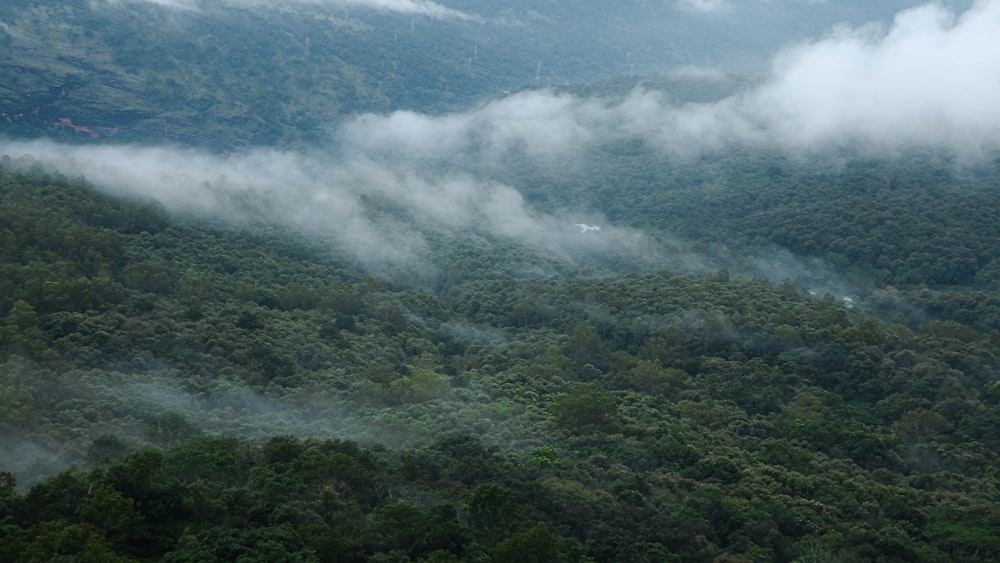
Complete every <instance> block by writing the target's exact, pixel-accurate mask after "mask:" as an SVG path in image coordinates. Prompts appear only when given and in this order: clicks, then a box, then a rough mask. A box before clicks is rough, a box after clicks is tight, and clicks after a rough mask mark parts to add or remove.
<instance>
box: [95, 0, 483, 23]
mask: <svg viewBox="0 0 1000 563" xmlns="http://www.w3.org/2000/svg"><path fill="white" fill-rule="evenodd" d="M96 1H97V2H98V5H101V4H103V5H111V6H120V5H125V4H142V3H146V4H156V5H159V6H164V7H167V8H175V9H183V10H195V9H199V8H201V7H205V6H206V4H205V2H204V0H96ZM221 4H224V5H227V6H243V7H247V6H255V7H271V8H290V7H294V6H296V5H299V6H319V7H328V8H331V9H344V8H359V9H367V10H376V11H379V12H394V13H399V14H408V15H415V16H427V17H431V18H435V19H458V20H469V21H482V18H480V17H479V16H477V15H475V14H468V13H466V12H463V11H461V10H455V9H453V8H449V7H447V6H444V5H442V4H438V3H437V2H431V1H430V0H282V1H277V0H222V2H221Z"/></svg>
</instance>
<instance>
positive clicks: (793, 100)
mask: <svg viewBox="0 0 1000 563" xmlns="http://www.w3.org/2000/svg"><path fill="white" fill-rule="evenodd" d="M997 29H1000V2H995V1H981V2H977V3H976V4H975V5H974V6H973V7H972V8H970V9H969V10H967V11H966V12H964V13H959V14H956V13H953V12H951V11H949V10H947V9H945V8H943V7H941V6H939V5H937V4H927V5H924V6H920V7H918V8H913V9H910V10H906V11H904V12H901V13H900V14H899V15H898V16H897V17H896V19H895V20H894V22H893V23H892V25H891V26H889V27H888V28H886V29H882V28H881V27H879V26H877V25H866V26H862V27H858V28H849V27H841V28H837V29H836V30H834V31H832V32H831V33H830V34H829V35H827V36H825V37H822V38H820V39H816V40H813V41H809V42H805V43H802V44H798V45H794V46H792V47H789V48H787V49H786V50H784V51H783V52H782V53H780V54H779V55H778V56H777V57H776V58H775V60H774V62H773V64H772V70H771V74H770V76H769V78H768V79H767V80H766V81H764V82H763V83H762V84H760V85H758V86H755V87H751V88H749V89H747V90H745V91H742V92H740V93H738V94H736V95H734V96H731V97H728V98H726V99H724V100H721V101H718V102H714V103H707V104H678V103H675V102H672V101H671V99H670V98H669V96H667V95H666V94H664V93H662V92H658V91H653V90H650V89H646V88H642V87H639V88H637V89H636V90H634V91H633V92H632V93H631V95H629V96H628V97H626V98H625V99H624V100H601V99H592V98H581V97H577V96H573V95H570V94H565V93H557V92H553V91H531V92H526V93H521V94H518V95H514V96H510V97H507V98H503V99H500V100H496V101H494V102H491V103H488V104H486V105H485V106H483V107H481V108H478V109H476V110H474V111H470V112H467V113H460V114H452V115H447V116H444V117H437V116H427V115H420V114H416V113H413V112H406V111H401V112H396V113H394V114H391V115H388V116H377V115H368V116H363V117H359V118H357V119H355V120H354V121H353V122H352V123H350V124H348V125H347V126H346V127H345V128H344V130H343V133H344V135H345V137H346V138H347V139H349V140H350V142H352V143H354V144H355V145H357V146H359V147H360V148H363V149H365V150H369V151H398V152H399V153H402V154H405V155H407V156H408V157H413V158H421V159H441V160H444V159H451V160H453V159H454V158H455V157H456V155H467V154H468V153H470V152H476V153H477V155H478V157H479V158H483V159H487V160H489V159H495V158H497V157H498V156H502V155H503V154H505V153H507V152H509V151H511V150H514V149H515V148H516V149H518V150H523V152H524V153H525V154H527V155H528V156H529V157H532V158H547V157H551V156H557V155H565V154H567V153H571V152H576V151H579V150H580V149H581V148H582V147H585V146H586V145H587V144H588V143H591V142H594V141H597V140H601V139H606V138H607V137H608V136H609V135H635V136H640V137H643V138H646V139H648V140H651V141H653V142H654V143H656V144H657V145H658V146H659V147H661V148H662V149H663V150H664V152H665V153H666V154H667V155H668V156H673V157H685V156H688V157H689V156H693V155H696V154H699V153H702V152H704V151H716V150H721V149H724V148H726V147H730V146H747V145H751V146H754V145H755V146H768V147H777V148H781V149H784V150H787V151H792V152H801V151H808V150H823V149H829V148H832V147H835V146H842V145H847V144H850V145H852V146H853V145H858V144H860V145H863V146H864V147H866V148H868V149H870V150H873V151H883V152H884V151H893V150H899V149H901V148H905V147H908V146H913V145H921V146H930V147H933V148H940V149H946V150H953V151H956V152H959V153H962V154H963V155H972V156H974V155H976V154H977V153H979V152H980V151H983V150H988V149H993V148H996V147H997V145H998V144H1000V106H997V105H996V104H995V103H994V100H996V99H1000V58H998V57H996V56H995V53H997V52H1000V35H998V34H997V33H996V30H997ZM677 72H678V73H681V74H687V75H689V76H694V77H698V78H706V77H707V78H709V79H713V78H716V77H720V76H721V74H720V73H719V71H717V70H713V69H708V68H690V67H685V68H681V69H678V71H677Z"/></svg>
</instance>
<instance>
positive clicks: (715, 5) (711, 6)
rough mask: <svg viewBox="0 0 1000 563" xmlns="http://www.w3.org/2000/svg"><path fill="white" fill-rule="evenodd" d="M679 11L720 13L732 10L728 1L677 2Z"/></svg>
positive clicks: (688, 0) (698, 0)
mask: <svg viewBox="0 0 1000 563" xmlns="http://www.w3.org/2000/svg"><path fill="white" fill-rule="evenodd" d="M675 5H676V6H677V9H679V10H683V11H685V12H699V13H718V12H728V11H729V10H730V9H732V6H731V5H730V4H729V2H728V0H677V3H676V4H675Z"/></svg>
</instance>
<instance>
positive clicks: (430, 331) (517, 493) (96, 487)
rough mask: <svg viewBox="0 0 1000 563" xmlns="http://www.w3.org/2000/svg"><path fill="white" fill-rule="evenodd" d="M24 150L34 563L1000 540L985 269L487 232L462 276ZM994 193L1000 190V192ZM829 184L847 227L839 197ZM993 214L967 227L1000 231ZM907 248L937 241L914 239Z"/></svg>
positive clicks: (864, 556)
mask: <svg viewBox="0 0 1000 563" xmlns="http://www.w3.org/2000/svg"><path fill="white" fill-rule="evenodd" d="M767 162H770V160H769V159H767V158H764V159H763V163H767ZM4 164H5V169H4V172H3V176H2V194H3V199H2V204H0V209H2V222H0V224H2V225H4V228H3V230H2V231H0V232H2V244H0V249H2V252H3V256H2V258H3V261H2V264H3V265H2V267H3V276H2V278H0V279H2V280H3V283H4V287H3V290H2V291H0V295H2V302H0V310H2V311H3V313H4V314H3V322H2V328H0V350H3V363H2V366H0V374H2V380H0V381H2V385H3V390H2V393H0V397H2V401H3V405H2V408H0V412H2V413H3V418H2V423H3V431H2V432H3V436H4V440H3V456H2V457H3V458H4V459H8V460H20V462H19V463H16V464H15V465H10V466H7V467H5V473H4V479H5V480H4V488H3V497H2V498H3V505H2V506H3V521H2V522H3V527H2V528H0V530H2V532H0V533H2V534H3V541H2V542H0V544H2V545H3V546H4V547H3V548H2V549H3V550H4V552H3V555H2V558H3V559H4V560H10V561H35V560H50V559H53V558H60V557H63V558H75V559H74V560H81V561H91V560H93V561H118V560H121V561H144V560H166V561H236V560H240V561H252V560H261V561H264V560H267V561H274V560H289V561H332V560H337V561H340V560H345V561H355V560H356V561H368V560H371V561H411V560H412V561H466V560H468V561H513V560H517V559H525V558H528V560H532V561H559V560H565V561H587V560H592V561H671V560H676V561H708V560H731V561H738V560H739V561H742V560H749V561H793V560H795V561H829V560H843V561H876V560H878V561H894V560H899V561H904V560H921V561H976V560H988V559H991V558H992V557H993V556H994V555H995V554H996V553H997V550H998V549H1000V536H998V535H997V532H996V530H997V529H1000V527H998V524H1000V522H998V519H1000V511H998V507H997V505H996V498H995V495H996V490H997V479H998V474H997V472H996V471H995V469H994V467H995V466H996V465H997V462H998V460H997V459H996V458H997V453H996V452H997V451H1000V450H998V448H1000V434H998V433H997V431H996V429H997V428H1000V425H998V422H1000V385H998V384H997V382H996V380H995V373H996V370H997V364H998V354H1000V331H998V330H997V329H996V328H995V326H996V324H995V323H996V319H995V317H994V316H992V315H990V314H974V313H972V312H971V311H969V309H968V307H973V306H975V307H983V308H984V309H983V312H984V313H986V312H987V310H986V309H985V308H986V307H992V309H990V310H991V311H993V312H994V313H995V312H996V299H997V297H996V293H995V291H996V289H995V286H994V285H993V284H992V281H991V280H986V279H985V276H983V275H980V272H978V271H974V272H970V274H969V275H968V276H964V277H956V278H955V279H951V278H949V279H947V280H942V282H941V283H940V284H939V285H940V287H928V286H927V284H926V283H922V284H921V287H919V288H915V287H909V286H908V285H907V284H905V283H900V284H899V285H900V286H899V287H886V288H879V289H877V290H875V295H873V297H872V300H873V301H875V304H874V305H873V306H871V307H868V306H864V307H861V308H856V309H852V308H848V307H846V306H845V304H844V303H843V302H842V301H841V300H840V298H839V296H834V295H831V294H826V295H816V296H814V295H810V294H809V292H808V291H806V289H805V288H803V287H801V286H799V285H797V284H796V283H794V282H793V281H792V280H790V279H786V280H784V281H782V282H780V283H777V282H773V281H771V280H768V279H767V278H764V277H761V276H758V275H749V276H748V275H741V274H740V273H739V272H736V271H733V272H730V271H729V270H727V269H720V270H718V271H714V272H709V273H707V274H705V275H702V276H696V275H691V274H688V275H679V274H671V273H668V272H667V271H646V272H642V271H637V272H632V273H627V272H626V273H621V274H614V273H612V272H611V271H610V269H609V270H608V271H606V272H605V273H603V274H596V275H595V269H594V268H595V266H594V265H579V264H573V263H569V262H561V263H558V264H554V265H552V267H551V269H550V270H549V271H552V270H555V269H556V268H558V269H559V270H558V271H559V272H560V273H557V274H545V275H541V276H538V275H531V274H529V273H526V272H530V271H532V270H526V269H525V266H524V265H525V264H527V263H532V262H538V261H540V260H541V261H545V260H557V259H556V258H551V257H550V258H545V257H544V256H542V257H540V256H538V255H532V252H531V251H529V250H526V249H524V248H521V247H517V246H512V245H510V244H509V243H507V244H505V243H504V241H502V240H498V241H494V242H493V243H492V244H491V245H488V246H484V245H483V244H482V242H481V241H470V240H463V239H462V238H461V237H460V236H458V235H456V236H455V237H454V238H453V239H450V240H441V241H439V242H440V245H441V248H440V253H441V266H442V268H441V270H440V271H439V272H438V274H437V275H435V276H425V277H424V278H422V279H417V280H413V279H408V278H407V277H405V276H402V277H400V276H395V277H392V276H372V275H370V274H365V273H362V272H360V271H359V270H357V268H356V267H352V266H351V264H350V263H349V262H345V260H344V259H343V258H342V257H339V256H338V255H337V254H336V253H331V251H330V250H329V248H326V247H324V246H322V245H318V244H316V243H315V242H313V241H310V240H309V239H306V238H303V237H302V235H301V234H297V233H295V232H292V231H289V230H288V229H283V228H281V227H280V226H274V225H271V226H268V225H264V224H261V225H255V226H250V227H246V226H232V225H226V224H209V223H205V222H203V221H195V220H192V219H189V218H185V217H183V216H177V215H175V214H171V213H169V212H167V211H165V210H164V209H162V208H160V207H158V206H156V205H155V204H150V203H148V202H141V201H127V200H121V199H114V198H111V197H109V196H106V195H102V194H101V193H99V192H98V191H96V190H94V189H93V186H91V185H90V184H88V182H87V181H86V180H84V179H71V178H66V177H61V176H59V175H51V174H47V173H45V172H42V171H39V170H37V167H36V170H35V171H34V172H18V171H16V169H17V167H16V166H14V161H13V159H10V158H6V159H4ZM763 165H764V164H762V166H763ZM770 166H772V165H771V164H767V165H766V168H769V167H770ZM29 168H30V167H29ZM881 173H883V174H890V173H891V170H884V169H883V170H881ZM854 177H855V176H854V175H853V172H845V175H844V178H841V179H840V180H841V181H848V180H851V179H852V178H854ZM851 181H854V180H851ZM969 189H971V188H969ZM864 192H865V189H864V187H863V186H859V188H858V193H859V195H858V197H864ZM972 193H973V194H975V193H980V194H981V195H979V196H974V197H981V198H982V204H981V205H977V206H975V207H976V208H977V209H979V211H980V212H981V213H982V214H984V215H989V214H990V212H989V208H988V207H985V206H987V205H989V204H990V202H993V203H992V205H996V203H995V202H996V197H995V195H992V196H991V193H990V192H988V191H983V192H975V191H973V192H972ZM930 197H931V196H930V195H928V194H926V193H923V192H921V191H920V190H914V191H912V192H908V195H906V196H905V197H904V196H903V195H901V196H900V198H901V201H902V202H903V203H902V204H900V205H898V206H897V207H896V209H895V212H894V213H895V214H896V215H897V221H898V224H896V226H893V224H892V223H890V224H889V225H888V226H887V228H890V229H892V228H896V229H900V230H905V229H907V228H909V229H914V230H917V229H922V227H921V225H922V223H921V221H920V220H919V218H920V217H922V216H925V215H927V214H928V210H927V209H926V208H927V207H928V206H933V207H934V213H936V214H937V215H935V216H934V218H938V217H941V218H947V217H949V216H951V217H955V218H956V220H957V218H958V217H962V220H963V222H965V221H971V219H970V217H969V216H965V215H960V214H961V213H962V212H963V208H962V207H960V206H959V207H955V208H954V209H953V210H951V211H949V209H948V208H947V207H942V206H940V205H933V202H932V201H928V198H930ZM835 204H836V202H829V205H835ZM904 204H905V206H904ZM692 205H695V204H694V203H692ZM817 205H818V204H817ZM771 209H772V210H774V208H773V207H772V208H771ZM827 211H828V212H829V214H830V215H836V213H835V212H834V210H833V209H828V210H827ZM785 212H786V213H787V212H788V210H785ZM801 212H802V213H808V214H810V216H811V217H813V221H814V225H813V232H816V231H818V232H821V233H824V232H826V231H824V230H823V226H822V225H823V224H822V223H821V222H820V221H821V219H822V218H823V217H827V216H828V215H827V214H826V213H827V212H824V211H822V210H813V209H809V208H808V207H807V208H805V209H803V210H801ZM773 213H774V215H778V214H780V213H782V211H781V210H780V209H778V210H774V211H773ZM949 213H951V214H953V215H948V214H949ZM972 217H973V218H974V217H975V215H973V216H972ZM745 219H746V220H748V221H753V220H756V218H755V217H753V214H750V215H747V216H746V217H745ZM860 220H865V219H863V218H862V219H860ZM831 221H832V219H831ZM792 223H795V221H792ZM774 224H779V223H774ZM935 224H936V221H935ZM965 224H969V223H965ZM734 228H735V227H734ZM970 228H972V227H970ZM776 232H778V235H775V236H780V237H781V238H780V239H779V240H795V238H796V237H797V236H800V235H797V234H796V233H795V231H794V230H793V229H792V228H789V229H788V230H787V231H779V230H777V229H776ZM829 232H830V233H833V232H834V229H833V227H832V226H831V229H830V231H829ZM836 232H841V233H843V235H842V236H843V237H844V238H846V237H850V236H856V235H852V234H851V232H850V231H849V230H843V229H839V230H837V231H836ZM902 235H905V232H904V233H902ZM958 240H959V241H961V240H962V239H958ZM967 240H968V242H967V244H966V246H956V247H955V248H950V249H949V251H948V255H949V256H950V255H955V254H959V253H960V251H961V252H964V251H967V252H969V253H971V254H974V255H977V256H983V253H988V252H995V249H996V247H990V248H984V247H981V246H977V245H981V244H983V242H982V238H981V237H974V238H969V239H967ZM476 242H478V244H475V243H476ZM825 242H826V244H827V245H829V246H830V247H831V248H837V247H838V245H840V244H842V241H839V240H838V239H837V238H836V236H834V235H832V234H831V235H829V236H828V237H827V238H826V239H825ZM852 244H854V245H861V247H862V249H866V248H867V247H866V246H864V245H865V244H869V245H870V244H877V242H876V241H868V242H859V243H852ZM930 248H933V247H930ZM962 249H967V250H962ZM881 252H889V251H888V250H884V249H883V250H882V251H881ZM925 252H929V251H926V250H925ZM889 258H891V260H890V261H891V262H895V261H901V262H902V263H903V264H904V265H906V264H908V263H909V261H914V262H913V265H912V267H914V268H919V267H920V266H921V263H920V262H919V260H921V258H920V257H919V256H914V252H913V251H912V250H911V249H909V248H907V247H905V246H901V247H896V249H895V254H893V255H890V256H889ZM938 258H939V259H940V258H942V257H938ZM982 259H983V260H985V259H990V260H995V258H990V256H989V255H985V256H983V258H982ZM855 263H857V264H859V266H858V267H859V268H862V269H865V268H867V270H869V271H870V272H873V273H874V274H873V275H875V276H876V278H878V276H880V275H882V274H881V270H879V264H878V263H875V262H872V263H865V262H864V261H857V260H855ZM907 267H910V266H907ZM536 270H537V269H536ZM890 271H892V272H893V273H894V275H896V276H897V277H899V278H900V279H908V278H904V276H911V277H912V276H915V275H916V274H908V273H906V272H908V271H909V270H902V269H900V270H890ZM896 272H898V273H896ZM932 274H933V272H932V271H930V273H929V274H928V275H932ZM921 275H923V274H921ZM887 285H888V284H887ZM932 285H933V284H932ZM888 292H891V293H892V294H893V295H892V296H891V298H890V296H886V295H883V294H885V293H888ZM907 293H913V294H914V297H913V300H914V303H915V304H914V305H911V306H910V309H908V313H907V314H906V315H902V314H899V313H893V312H892V311H891V310H889V309H901V308H903V307H902V305H901V303H900V302H901V300H902V297H900V294H907ZM984 297H986V298H985V299H984ZM891 299H895V301H892V300H891ZM990 299H992V300H993V304H992V306H991V305H990ZM960 303H969V305H966V306H965V307H960V306H956V305H955V304H960ZM918 306H919V307H921V309H920V311H922V312H921V313H920V314H917V313H916V312H915V311H916V308H917V307H918ZM883 309H885V310H889V311H888V313H887V314H885V315H883V314H880V311H882V310H883ZM963 311H967V312H963ZM966 314H967V315H969V316H970V317H972V318H973V319H975V322H972V323H970V324H965V323H963V322H962V321H961V320H956V319H958V318H961V317H962V316H963V315H966ZM67 467H68V468H67ZM15 476H17V477H16V478H15Z"/></svg>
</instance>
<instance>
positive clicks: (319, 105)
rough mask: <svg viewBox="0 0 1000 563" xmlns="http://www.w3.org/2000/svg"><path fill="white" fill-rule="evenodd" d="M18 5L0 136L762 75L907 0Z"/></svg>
mask: <svg viewBox="0 0 1000 563" xmlns="http://www.w3.org/2000/svg"><path fill="white" fill-rule="evenodd" d="M26 4H27V5H22V6H17V7H14V6H12V5H11V6H7V7H0V57H2V59H3V61H4V64H3V65H0V133H3V134H7V135H11V136H16V137H25V136H29V137H35V136H40V135H46V136H56V137H59V138H62V139H74V140H87V141H93V140H95V139H96V140H100V141H106V140H109V139H110V140H112V141H114V142H147V143H163V142H166V143H173V144H186V145H198V146H208V147H212V148H215V149H222V148H233V147H242V146H248V145H280V146H295V145H300V144H303V143H312V142H316V141H318V140H321V139H324V138H325V135H324V133H325V131H327V130H328V129H329V128H330V127H331V126H332V125H333V124H334V123H336V121H337V120H338V119H339V118H341V117H343V116H345V115H351V114H356V113H358V112H386V111H391V110H395V109H412V110H416V111H421V112H432V113H434V112H441V111H447V110H453V109H456V108H460V107H467V106H469V105H470V104H474V103H476V102H477V101H479V100H483V99H488V98H491V97H494V96H496V95H499V94H500V93H501V92H505V91H512V90H516V89H521V88H525V87H538V86H559V87H565V86H570V85H576V84H582V83H589V82H592V81H599V80H606V79H609V78H615V77H619V78H622V77H628V76H633V77H635V76H643V75H649V74H658V73H659V74H663V73H667V72H669V71H671V70H675V69H678V68H681V69H683V68H693V69H696V70H697V69H701V68H708V69H720V68H721V69H723V70H726V71H737V72H739V73H744V74H745V73H747V72H750V73H759V72H761V71H763V70H764V68H765V63H766V61H768V60H769V58H770V57H771V55H772V54H773V52H774V51H775V50H777V49H778V48H779V47H781V46H782V45H785V44H787V43H788V42H789V41H795V40H801V39H803V38H806V37H814V36H816V35H818V34H822V33H824V32H825V31H827V30H828V29H829V28H830V26H832V25H833V23H834V22H837V21H849V22H852V23H854V24H857V23H861V22H864V21H868V20H869V19H881V20H883V21H886V20H887V18H888V17H889V16H891V14H892V13H893V12H894V11H895V10H897V9H899V8H902V7H905V6H906V5H910V4H912V2H903V1H895V2H888V3H885V4H886V6H883V7H881V8H872V7H870V6H867V5H860V4H858V5H856V4H857V3H854V2H848V3H836V4H835V5H823V6H815V5H812V3H810V5H809V6H804V5H800V4H798V3H793V4H791V5H788V6H784V7H781V8H770V7H767V10H765V9H764V8H765V6H756V7H749V6H740V7H737V6H731V9H727V10H720V11H719V13H704V10H702V11H699V10H690V9H684V3H683V2H678V3H671V2H663V3H650V2H645V1H638V0H629V1H627V2H622V3H616V4H615V5H614V6H613V7H609V6H607V5H606V4H604V3H600V2H574V3H572V4H569V3H558V2H549V3H536V2H524V1H516V2H504V3H502V4H497V3H492V2H481V1H469V2H463V3H460V4H459V3H455V5H454V6H453V7H451V8H448V9H451V10H453V11H455V12H456V13H461V14H467V15H468V16H469V17H468V18H466V19H463V18H459V17H439V18H435V17H430V16H428V15H423V14H409V13H399V12H392V11H384V10H383V11H375V10H371V9H364V8H363V7H358V6H357V3H348V4H350V5H349V6H348V7H347V8H346V9H345V8H339V7H336V6H337V4H336V3H329V4H324V3H320V4H312V3H295V2H291V3H282V4H281V8H280V9H274V8H269V7H267V6H266V4H263V3H257V2H249V3H248V2H239V1H235V0H234V1H230V2H223V3H215V2H211V3H210V2H194V1H192V2H187V3H183V4H181V5H182V6H185V7H186V8H177V7H170V6H169V5H168V4H169V3H166V2H156V3H153V2H143V1H140V0H132V1H116V2H110V1H107V0H102V1H91V0H60V1H57V2H38V1H33V2H28V3H26ZM434 5H439V4H434ZM442 6H443V5H442ZM862 6H864V7H862ZM751 8H753V9H751ZM789 21H794V22H795V25H794V26H788V25H787V24H788V23H789Z"/></svg>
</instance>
